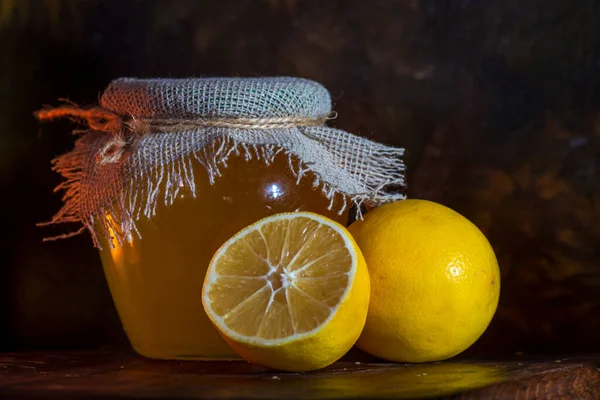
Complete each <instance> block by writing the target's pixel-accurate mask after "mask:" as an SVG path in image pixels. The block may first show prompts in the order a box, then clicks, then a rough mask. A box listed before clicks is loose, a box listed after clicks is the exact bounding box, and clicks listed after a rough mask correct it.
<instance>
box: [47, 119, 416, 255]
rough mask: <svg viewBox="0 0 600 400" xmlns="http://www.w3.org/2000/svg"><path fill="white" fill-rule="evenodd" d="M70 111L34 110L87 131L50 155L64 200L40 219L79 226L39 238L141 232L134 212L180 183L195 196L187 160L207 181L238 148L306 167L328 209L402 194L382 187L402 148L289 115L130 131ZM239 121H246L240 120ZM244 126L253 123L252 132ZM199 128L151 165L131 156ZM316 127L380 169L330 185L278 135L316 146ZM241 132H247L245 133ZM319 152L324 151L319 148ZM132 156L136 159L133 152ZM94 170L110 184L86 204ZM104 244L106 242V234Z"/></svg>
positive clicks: (394, 172)
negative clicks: (360, 149) (366, 154)
mask: <svg viewBox="0 0 600 400" xmlns="http://www.w3.org/2000/svg"><path fill="white" fill-rule="evenodd" d="M74 110H75V109H73V110H69V111H65V112H60V113H54V114H47V113H48V112H51V111H52V110H45V111H43V112H41V113H40V114H38V118H40V120H47V119H54V118H56V117H57V116H58V117H63V116H70V117H72V118H75V119H77V120H79V121H80V122H81V121H82V120H83V121H84V122H87V126H88V127H90V130H87V131H84V132H86V134H85V135H84V136H83V137H81V138H79V139H78V140H77V141H76V143H75V148H74V149H73V151H71V152H69V153H66V154H64V155H62V156H59V157H57V158H56V159H55V160H53V170H54V171H56V172H58V173H59V174H61V175H62V176H63V178H64V179H65V180H64V182H63V183H61V184H60V185H59V186H57V188H56V189H55V191H64V196H63V201H64V205H63V207H62V208H61V210H60V211H59V212H58V213H57V214H56V215H55V216H54V217H53V218H52V220H51V221H50V222H48V223H44V224H40V225H53V224H63V223H80V224H82V227H81V228H80V229H78V230H76V231H73V232H70V233H66V234H62V235H58V236H54V237H49V238H46V239H45V240H56V239H62V238H67V237H71V236H75V235H78V234H80V233H82V232H83V231H84V230H86V229H87V230H88V231H89V232H90V234H91V236H92V240H93V243H94V246H96V247H100V243H99V240H98V234H100V235H102V236H106V237H114V239H115V240H116V241H117V242H118V243H119V244H122V243H123V242H124V241H128V242H129V241H131V240H132V239H133V238H134V237H136V238H138V239H141V235H140V233H139V231H138V229H137V227H136V222H137V221H139V220H140V219H141V218H142V217H144V218H148V219H151V218H152V217H154V216H155V215H156V209H157V206H158V204H159V203H162V204H164V205H166V206H170V205H172V204H173V202H174V201H175V199H176V198H177V196H178V194H179V193H180V192H181V191H182V190H188V191H189V193H191V195H192V196H193V197H196V196H197V195H198V193H197V191H196V187H195V177H194V170H193V167H192V160H193V159H195V160H197V161H198V162H199V163H200V164H201V165H202V166H203V167H204V168H205V169H206V171H207V173H208V177H209V181H210V183H211V184H212V183H214V181H215V179H218V177H219V176H220V175H221V169H222V168H226V167H227V162H228V159H229V157H230V156H231V155H232V154H236V155H243V156H244V157H245V158H246V159H247V160H250V159H253V158H257V159H259V160H262V161H264V162H265V164H267V165H269V164H270V163H272V162H273V160H274V158H275V156H276V155H277V154H279V153H282V152H283V153H285V154H286V155H287V156H288V160H289V165H290V169H291V170H292V172H293V174H294V176H295V177H296V178H297V182H300V180H301V179H303V178H305V177H306V174H307V172H309V171H312V172H314V175H313V176H314V177H315V178H314V180H313V182H312V184H313V187H314V188H315V189H319V190H321V192H322V193H323V195H324V196H325V197H326V198H327V199H329V201H330V204H329V209H330V210H332V209H336V210H337V211H338V212H339V213H340V214H341V213H343V212H344V211H345V210H346V209H347V207H349V206H350V205H354V206H356V209H357V212H358V214H357V217H358V218H361V217H362V214H361V206H362V205H363V203H365V204H368V205H372V206H377V205H380V204H383V203H387V202H391V201H396V200H401V199H404V198H405V196H404V195H403V194H401V193H398V192H396V191H389V188H390V187H393V188H398V187H403V186H404V185H405V183H404V169H405V167H404V163H403V161H402V156H403V154H404V150H403V149H400V148H391V147H388V146H384V145H380V144H377V143H375V142H371V141H368V140H367V139H364V138H358V137H355V136H354V135H351V134H349V133H346V132H343V131H339V130H335V129H332V128H326V127H324V126H318V125H319V124H317V123H313V122H309V123H306V124H300V126H297V125H296V124H298V121H292V122H288V123H287V124H286V125H283V127H280V125H276V126H275V127H274V128H273V127H271V128H269V127H267V131H268V132H269V134H266V135H265V134H264V132H266V131H265V130H264V121H262V122H260V123H261V124H263V126H262V127H260V128H252V127H251V128H250V129H248V128H247V127H244V128H240V127H239V126H234V127H228V126H223V123H212V124H209V125H208V126H206V125H204V124H203V123H202V124H200V126H201V128H200V126H198V127H196V129H195V130H193V131H189V132H174V131H175V130H173V129H170V130H169V131H167V132H164V131H161V132H158V133H156V131H155V132H151V130H152V129H148V128H144V129H145V131H144V132H143V134H140V132H139V129H138V130H137V131H136V130H135V129H133V128H132V126H134V125H132V124H131V121H134V122H135V121H136V119H135V118H133V117H129V118H128V122H127V123H124V122H123V120H124V119H118V118H116V119H115V118H113V117H114V114H112V113H110V112H108V114H107V115H104V116H103V115H102V109H94V110H81V109H79V110H81V112H80V111H77V112H74ZM44 112H46V114H44ZM73 112H74V114H73ZM69 114H71V115H69ZM226 123H229V122H226ZM234 123H235V122H234ZM244 123H248V121H245V122H244ZM107 124H108V125H109V126H108V127H107ZM312 127H314V128H312ZM98 128H101V129H102V131H100V130H96V129H98ZM192 128H193V127H192ZM178 129H180V128H178ZM178 129H177V130H178ZM252 129H256V131H253V130H252ZM269 129H270V130H269ZM159 131H160V130H159ZM200 131H202V132H201V135H202V138H203V139H202V141H201V142H202V143H204V144H203V145H201V146H199V147H198V148H190V149H188V151H184V152H181V153H177V154H178V155H177V156H176V157H171V158H169V157H168V156H166V157H162V155H161V157H160V162H158V163H156V164H155V165H152V164H147V163H144V162H142V161H139V154H140V152H141V151H143V150H140V149H143V148H144V145H145V144H144V143H143V141H144V140H147V139H154V138H156V137H161V138H168V137H169V135H189V134H199V133H200ZM257 131H260V132H261V133H260V135H259V136H264V137H261V139H260V140H258V139H257V138H256V133H255V132H257ZM127 132H129V134H128V133H127ZM323 132H325V133H326V134H327V135H329V134H330V132H334V133H335V134H336V135H341V136H344V138H345V139H344V140H348V139H347V137H349V138H351V139H352V140H356V141H357V142H359V143H360V144H361V145H365V144H367V145H368V146H367V147H368V148H369V151H370V152H374V153H375V154H374V160H375V159H376V160H377V161H376V165H377V166H379V167H378V168H379V169H380V170H381V171H380V170H379V169H377V168H375V169H376V171H375V172H376V174H379V175H381V176H379V177H378V178H377V179H375V180H374V182H371V183H367V182H362V183H361V185H357V187H354V188H351V189H350V190H348V188H346V190H344V189H340V185H339V182H340V181H342V180H343V181H344V182H348V181H358V182H359V179H360V178H361V177H352V176H351V174H350V173H348V174H349V177H336V179H337V180H338V183H337V184H336V183H334V182H332V181H331V179H329V180H328V179H326V178H324V177H323V176H322V174H319V171H316V170H315V169H314V167H311V164H312V163H311V162H308V163H305V162H302V161H304V160H303V154H298V153H297V152H295V151H293V149H292V150H289V149H287V148H286V147H285V143H282V140H281V139H279V138H278V136H279V137H282V135H283V134H286V133H287V134H288V135H296V136H300V137H302V139H303V140H306V141H312V142H313V143H311V145H310V146H319V145H322V144H323V142H324V141H327V140H329V139H327V136H324V137H320V135H321V136H322V133H323ZM157 135H160V136H157ZM246 136H254V137H252V138H250V139H246ZM248 141H250V142H251V143H248ZM175 142H176V141H174V142H173V143H175ZM332 147H333V146H332ZM323 151H324V152H327V149H324V150H323ZM136 157H138V160H136V159H135V158H136ZM294 158H297V159H299V160H300V162H297V163H295V162H293V160H294ZM371 163H374V161H371ZM98 169H102V172H101V173H98ZM338 170H339V171H345V169H344V166H338ZM371 175H373V171H371ZM96 176H109V177H110V179H107V185H110V186H111V188H110V190H109V191H106V192H105V191H104V190H102V193H110V194H111V195H107V196H104V197H103V196H98V198H94V199H93V201H94V202H95V204H94V205H93V207H90V205H89V204H88V203H89V202H90V199H89V196H87V195H86V193H89V192H94V189H93V188H90V182H89V181H90V178H94V177H96ZM363 178H364V177H363ZM365 179H366V178H365ZM92 181H94V179H92ZM95 184H100V185H101V184H102V182H95ZM355 186H356V185H355ZM360 186H362V187H360ZM96 192H97V190H96ZM90 210H94V211H90ZM107 215H110V216H111V218H107V217H106V216H107ZM109 243H110V244H111V245H113V243H112V241H109Z"/></svg>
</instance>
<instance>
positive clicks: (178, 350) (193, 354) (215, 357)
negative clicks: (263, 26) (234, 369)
mask: <svg viewBox="0 0 600 400" xmlns="http://www.w3.org/2000/svg"><path fill="white" fill-rule="evenodd" d="M131 346H132V347H133V350H134V351H135V352H136V353H137V354H139V355H141V356H143V357H146V358H150V359H154V360H196V361H240V360H241V359H242V358H241V357H240V356H238V355H237V354H235V353H234V352H233V350H231V352H215V353H214V354H206V351H204V352H201V351H198V349H190V348H186V347H161V346H149V345H135V344H132V345H131ZM194 350H196V351H194Z"/></svg>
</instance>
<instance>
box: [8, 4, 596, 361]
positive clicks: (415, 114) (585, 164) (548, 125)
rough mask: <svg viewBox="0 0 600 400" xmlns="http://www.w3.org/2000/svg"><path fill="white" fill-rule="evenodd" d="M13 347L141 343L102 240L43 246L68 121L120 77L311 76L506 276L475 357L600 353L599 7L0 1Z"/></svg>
mask: <svg viewBox="0 0 600 400" xmlns="http://www.w3.org/2000/svg"><path fill="white" fill-rule="evenodd" d="M0 49H1V51H0V101H1V107H0V191H1V194H2V196H1V202H2V203H1V204H0V206H1V208H0V210H1V211H2V214H1V222H2V227H3V234H2V240H1V242H0V243H1V246H2V248H3V253H2V254H3V257H2V258H1V261H0V351H8V350H24V349H47V348H52V349H63V348H65V349H67V348H68V349H73V348H97V347H101V346H111V347H125V346H127V341H126V338H125V336H124V334H123V333H122V331H121V327H120V325H119V321H118V317H117V315H116V311H115V309H114V307H113V305H112V302H111V299H110V295H109V292H108V288H107V286H106V283H105V281H104V277H103V274H102V270H101V266H100V262H99V258H98V255H97V253H96V250H95V249H94V248H93V247H92V244H91V240H90V239H89V237H88V236H87V235H82V236H80V237H77V238H74V239H70V240H65V241H58V242H53V243H42V242H41V239H42V237H43V236H44V235H45V234H53V233H55V232H54V231H52V232H47V231H44V230H42V229H40V228H37V227H36V226H35V223H36V222H39V221H44V220H48V219H49V218H50V217H51V216H52V214H53V213H54V212H56V211H57V210H58V208H59V207H60V196H59V195H56V194H52V189H53V187H54V186H55V185H56V184H58V183H59V177H58V176H57V175H56V174H54V173H52V172H51V171H50V160H51V159H52V158H53V157H55V156H56V155H58V154H61V153H63V152H65V151H67V150H68V149H70V148H71V147H72V145H73V140H74V138H73V137H72V136H71V135H70V134H69V132H70V131H71V130H72V129H73V128H74V127H73V126H72V125H71V124H69V123H67V122H60V123H56V124H45V125H43V126H40V124H38V122H37V121H36V120H35V119H34V118H33V115H32V113H33V111H34V110H36V109H38V108H40V107H41V106H43V105H46V104H49V105H56V104H58V99H59V98H69V99H71V100H73V101H75V102H77V103H79V104H83V105H90V104H93V103H95V102H96V101H97V100H98V97H99V94H100V93H101V91H102V90H103V89H104V87H105V86H106V85H107V84H108V83H109V82H110V80H111V79H114V78H117V77H121V76H136V77H186V76H210V75H217V76H219V75H221V76H232V75H234V76H258V75H263V76H264V75H267V76H268V75H293V76H301V77H306V78H311V79H315V80H317V81H319V82H321V83H323V84H324V85H325V86H326V87H327V88H328V89H329V90H330V91H331V94H332V96H333V98H334V101H335V109H336V110H337V111H338V113H339V116H338V118H337V119H336V120H335V121H333V124H334V125H335V126H337V127H339V128H342V129H346V130H348V131H350V132H354V133H357V134H361V135H364V136H367V137H370V138H372V139H376V140H379V141H382V142H385V143H388V144H393V145H398V146H403V147H405V148H406V149H407V156H406V161H407V164H408V183H409V190H408V194H409V196H411V197H420V198H427V199H431V200H435V201H439V202H441V203H444V204H446V205H448V206H450V207H453V208H454V209H456V210H457V211H459V212H461V213H463V214H464V215H465V216H466V217H468V218H469V219H471V220H472V221H473V222H475V223H476V224H477V225H478V226H479V227H480V228H481V229H482V230H483V231H484V232H485V233H486V235H487V236H488V238H489V239H490V242H491V243H492V245H493V247H494V249H495V251H496V253H497V256H498V259H499V262H500V267H501V271H502V294H501V300H500V307H499V310H498V312H497V314H496V317H495V319H494V321H493V322H492V324H491V326H490V328H489V329H488V331H487V332H486V333H485V334H484V336H483V337H482V338H481V340H480V341H479V342H478V343H477V344H476V345H475V346H473V347H472V348H471V349H470V350H468V354H470V355H485V354H488V355H489V354H491V355H494V354H496V355H507V354H513V353H514V352H520V351H522V352H525V353H526V354H534V353H580V352H591V351H596V352H597V351H600V341H599V340H598V338H599V337H600V246H599V245H600V90H599V89H600V7H599V5H598V4H597V2H595V1H590V0H578V1H564V0H530V1H527V2H523V1H518V0H501V1H500V0H499V1H469V0H454V1H452V0H446V1H444V0H412V1H383V0H382V1H379V0H369V1H364V0H356V1H349V0H339V1H325V0H322V1H317V0H314V1H300V0H297V1H294V0H270V1H265V0H255V1H233V0H229V1H226V0H221V1H191V0H190V1H185V0H180V1H177V0H173V1H126V0H121V1H99V0H98V1H93V0H89V1H67V0H45V1H42V0H39V1H38V0H18V1H16V0H0Z"/></svg>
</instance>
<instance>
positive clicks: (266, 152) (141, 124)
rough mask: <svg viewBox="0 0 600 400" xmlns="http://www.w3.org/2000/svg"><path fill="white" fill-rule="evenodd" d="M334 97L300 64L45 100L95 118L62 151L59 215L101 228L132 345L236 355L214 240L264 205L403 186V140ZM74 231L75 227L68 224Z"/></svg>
mask: <svg viewBox="0 0 600 400" xmlns="http://www.w3.org/2000/svg"><path fill="white" fill-rule="evenodd" d="M330 113H331V100H330V97H329V94H328V92H327V90H326V89H325V88H323V87H322V86H321V85H319V84H317V83H315V82H312V81H308V80H304V79H297V78H253V79H245V78H205V79H185V80H174V79H154V80H138V79H119V80H116V81H114V82H113V83H111V85H110V86H109V87H108V89H107V90H106V91H105V93H104V95H103V97H102V99H101V104H100V107H97V108H94V109H86V110H82V109H78V108H74V107H59V108H57V109H53V110H45V111H42V112H40V113H39V117H40V119H42V120H45V119H51V118H54V117H58V116H64V115H67V116H73V117H78V118H80V119H83V120H84V121H85V122H86V123H87V125H88V126H89V128H90V131H89V132H88V133H87V134H86V135H85V136H83V137H82V138H81V139H79V140H78V142H77V144H76V146H75V149H74V150H73V151H72V152H70V153H67V154H65V155H63V156H61V157H59V158H58V159H57V160H56V161H55V169H56V170H57V171H58V172H59V173H61V174H63V176H64V177H65V178H66V182H65V184H64V185H63V187H64V188H65V189H66V191H67V195H66V196H65V206H64V207H63V209H62V210H61V211H60V212H59V214H57V216H56V217H55V218H54V219H53V221H52V222H55V223H60V222H81V223H83V225H84V228H85V227H87V228H88V229H89V230H90V232H91V233H92V237H93V238H94V242H95V244H96V245H97V246H98V247H99V248H100V249H101V250H100V255H101V259H102V264H103V267H104V272H105V275H106V279H107V281H108V286H109V288H110V291H111V294H112V297H113V299H114V303H115V305H116V308H117V311H118V313H119V316H120V319H121V321H122V324H123V327H124V329H125V331H126V333H127V336H128V338H129V340H130V342H131V345H132V347H133V348H134V349H135V350H136V351H137V352H138V353H139V354H141V355H144V356H147V357H151V358H159V359H231V358H237V355H236V354H235V353H234V352H233V351H232V350H231V349H230V348H229V346H228V345H227V344H226V343H225V341H224V340H223V339H222V338H221V337H220V336H219V334H218V333H217V331H216V330H215V329H214V328H213V327H212V325H211V323H210V321H209V319H208V317H207V316H206V315H205V312H204V309H203V307H202V286H203V283H204V277H205V274H206V270H207V268H208V265H209V263H210V260H211V258H212V256H213V254H214V253H215V252H216V251H217V250H218V248H219V247H220V246H221V245H222V244H223V243H224V242H225V241H226V240H228V239H229V238H230V237H231V236H233V235H234V234H236V233H237V232H238V231H239V230H241V229H243V228H244V227H246V226H248V225H250V224H252V223H254V222H256V221H258V220H259V219H261V218H264V217H266V216H268V215H272V214H277V213H282V212H295V211H311V212H315V213H318V214H321V215H325V216H327V217H329V218H332V219H334V220H336V221H338V222H340V223H341V224H343V225H346V224H347V223H348V221H349V210H350V208H351V206H354V207H356V206H360V205H361V204H362V203H363V202H366V203H369V204H375V205H376V204H378V203H383V202H386V201H392V200H396V199H398V198H401V195H400V194H398V193H397V192H392V191H389V190H387V188H389V187H397V186H398V185H402V184H403V164H402V160H401V157H402V149H396V148H391V147H388V146H384V145H381V144H378V143H375V142H372V141H368V140H366V139H363V138H359V137H357V136H354V135H351V134H349V133H347V132H343V131H340V130H336V129H332V128H328V127H326V126H325V124H324V122H325V120H326V119H327V117H328V116H329V115H330ZM63 236H66V235H63Z"/></svg>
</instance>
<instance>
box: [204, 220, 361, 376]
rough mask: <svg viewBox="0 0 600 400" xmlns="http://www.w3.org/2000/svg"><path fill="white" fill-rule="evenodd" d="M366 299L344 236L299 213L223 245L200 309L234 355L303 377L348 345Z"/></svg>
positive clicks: (352, 248)
mask: <svg viewBox="0 0 600 400" xmlns="http://www.w3.org/2000/svg"><path fill="white" fill-rule="evenodd" d="M369 296H370V286H369V275H368V271H367V267H366V264H365V261H364V258H363V256H362V253H361V251H360V250H359V248H358V246H357V245H356V242H355V241H354V239H353V238H352V236H351V235H350V233H349V232H348V231H347V230H346V228H344V227H343V226H342V225H339V224H338V223H336V222H334V221H332V220H330V219H328V218H326V217H323V216H320V215H317V214H312V213H304V212H303V213H286V214H277V215H274V216H271V217H267V218H265V219H262V220H260V221H258V222H257V223H255V224H253V225H251V226H249V227H247V228H245V229H244V230H242V231H241V232H239V233H238V234H236V235H235V236H234V237H233V238H231V239H230V240H229V241H227V242H226V243H225V244H224V245H223V246H222V247H221V249H219V250H218V251H217V252H216V253H215V256H214V257H213V259H212V261H211V263H210V266H209V268H208V272H207V275H206V278H205V282H204V287H203V293H202V302H203V306H204V309H205V311H206V313H207V315H208V316H209V318H210V319H211V321H212V322H213V324H214V325H215V327H216V328H217V330H218V331H219V332H220V333H221V335H222V336H223V337H224V339H225V340H226V341H227V342H228V343H229V345H230V346H231V347H232V348H233V349H234V350H235V351H236V352H237V353H238V354H239V355H240V356H242V357H244V358H245V359H247V360H248V361H250V362H253V363H256V364H260V365H263V366H266V367H270V368H275V369H281V370H289V371H306V370H314V369H319V368H322V367H325V366H327V365H329V364H331V363H333V362H335V361H336V360H338V359H339V358H340V357H341V356H343V355H344V354H345V353H346V352H347V351H348V350H349V349H350V348H351V347H352V346H353V345H354V343H355V342H356V340H357V339H358V337H359V336H360V333H361V331H362V328H363V326H364V323H365V320H366V316H367V309H368V304H369Z"/></svg>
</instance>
